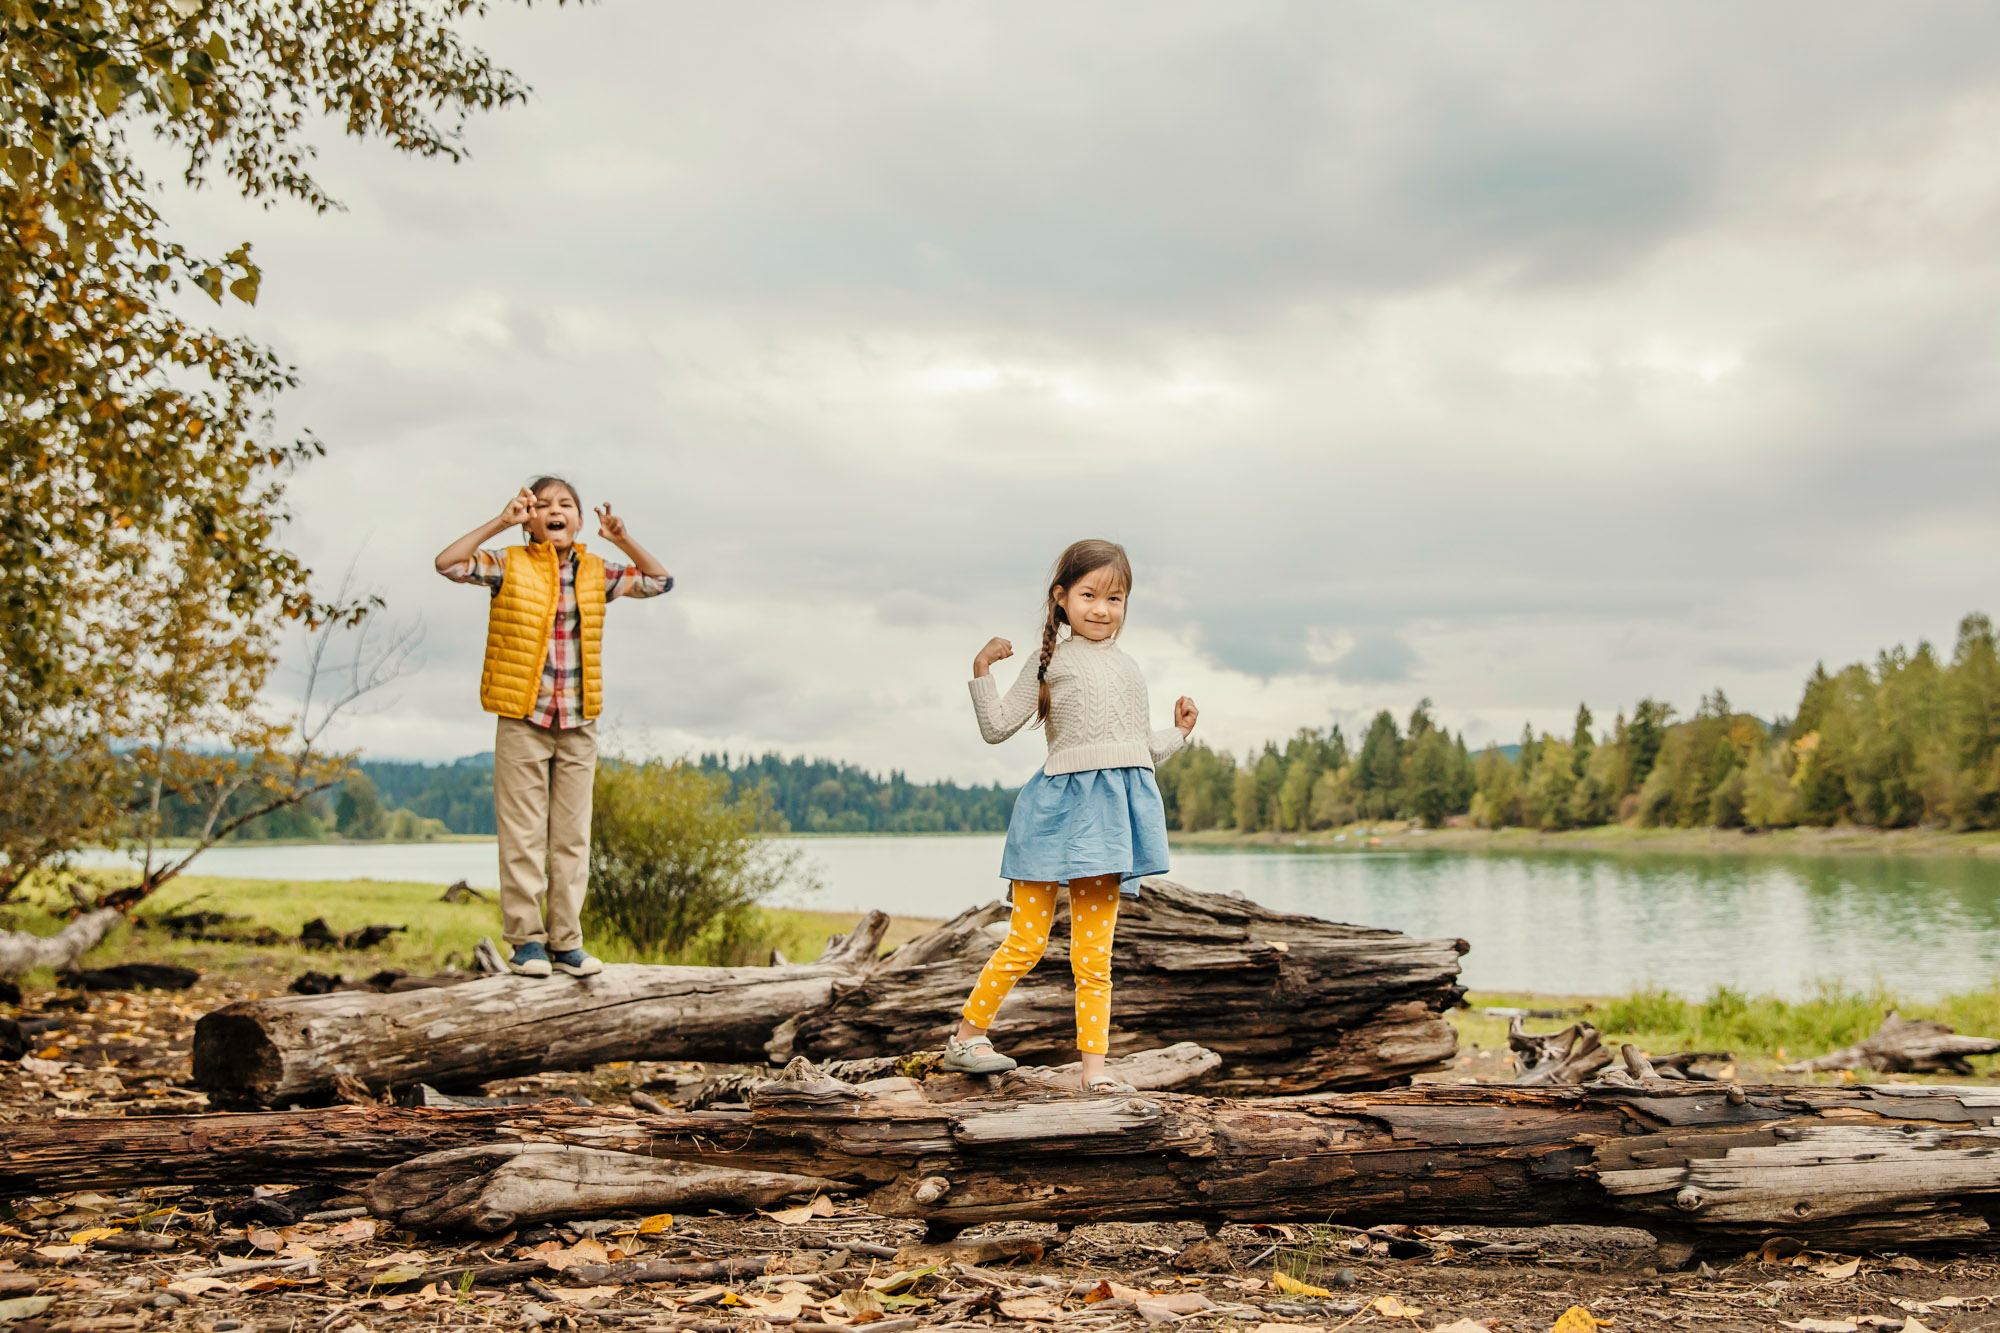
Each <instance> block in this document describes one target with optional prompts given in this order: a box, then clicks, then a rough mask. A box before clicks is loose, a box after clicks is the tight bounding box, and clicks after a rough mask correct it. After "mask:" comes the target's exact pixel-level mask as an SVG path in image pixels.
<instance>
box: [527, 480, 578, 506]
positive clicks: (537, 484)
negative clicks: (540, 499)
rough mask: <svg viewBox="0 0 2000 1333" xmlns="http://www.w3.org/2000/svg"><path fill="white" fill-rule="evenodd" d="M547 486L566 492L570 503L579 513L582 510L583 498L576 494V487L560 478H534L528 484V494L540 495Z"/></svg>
mask: <svg viewBox="0 0 2000 1333" xmlns="http://www.w3.org/2000/svg"><path fill="white" fill-rule="evenodd" d="M549 486H560V487H562V488H563V489H564V490H566V491H568V492H569V498H570V499H571V501H573V502H574V503H575V505H576V507H577V509H578V510H579V511H580V510H582V508H583V497H582V496H581V495H578V494H577V493H576V487H574V486H572V485H570V484H569V482H567V481H565V480H564V479H563V478H561V477H536V478H535V479H534V480H533V481H531V482H529V483H528V494H530V495H540V494H541V493H542V491H543V490H544V489H545V488H546V487H549Z"/></svg>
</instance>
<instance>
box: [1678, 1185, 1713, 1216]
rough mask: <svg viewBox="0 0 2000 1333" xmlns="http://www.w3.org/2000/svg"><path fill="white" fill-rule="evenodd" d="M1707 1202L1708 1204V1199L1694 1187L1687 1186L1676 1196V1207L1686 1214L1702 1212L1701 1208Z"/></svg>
mask: <svg viewBox="0 0 2000 1333" xmlns="http://www.w3.org/2000/svg"><path fill="white" fill-rule="evenodd" d="M1707 1202H1708V1199H1707V1197H1706V1196H1705V1195H1703V1194H1702V1192H1701V1191H1700V1190H1698V1189H1696V1188H1695V1187H1694V1186H1692V1185H1689V1186H1687V1187H1686V1188H1685V1189H1683V1190H1682V1191H1681V1192H1680V1193H1679V1194H1676V1195H1675V1196H1674V1207H1676V1208H1678V1209H1680V1210H1681V1211H1682V1212H1684V1213H1692V1212H1697V1211H1699V1210H1700V1208H1701V1206H1702V1205H1703V1204H1705V1203H1707Z"/></svg>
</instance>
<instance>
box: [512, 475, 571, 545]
mask: <svg viewBox="0 0 2000 1333" xmlns="http://www.w3.org/2000/svg"><path fill="white" fill-rule="evenodd" d="M582 522H583V513H582V511H581V510H579V509H578V508H577V505H576V497H575V496H574V495H571V494H570V493H569V487H567V486H544V487H543V488H542V489H541V490H540V491H538V492H537V493H536V495H535V512H534V513H532V514H530V515H528V521H527V522H526V523H523V524H522V525H521V526H522V527H524V528H526V529H527V530H528V540H530V541H537V542H547V543H548V544H549V545H551V546H553V547H555V548H556V550H558V551H567V550H568V549H569V548H570V547H571V546H572V545H574V544H575V542H576V530H577V528H578V526H579V525H581V524H582Z"/></svg>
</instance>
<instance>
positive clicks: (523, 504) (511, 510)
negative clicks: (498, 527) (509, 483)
mask: <svg viewBox="0 0 2000 1333" xmlns="http://www.w3.org/2000/svg"><path fill="white" fill-rule="evenodd" d="M534 512H535V493H534V492H533V491H531V490H529V489H528V488H527V487H526V486H523V487H522V488H521V493H520V494H519V495H516V496H515V497H514V498H513V499H511V500H509V501H508V502H507V507H506V508H505V509H503V510H501V511H500V521H501V522H502V523H504V524H506V525H507V526H509V527H512V526H513V525H515V524H516V523H526V522H527V521H528V518H529V516H530V515H531V514H533V513H534Z"/></svg>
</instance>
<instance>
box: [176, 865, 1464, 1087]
mask: <svg viewBox="0 0 2000 1333" xmlns="http://www.w3.org/2000/svg"><path fill="white" fill-rule="evenodd" d="M1063 916H1064V919H1063V920H1062V921H1061V922H1059V923H1058V927H1057V930H1056V932H1055V938H1054V939H1052V940H1051V942H1050V945H1049V949H1048V954H1047V956H1046V957H1045V959H1044V961H1043V963H1042V965H1041V966H1040V967H1038V968H1037V969H1036V970H1035V971H1034V972H1033V973H1031V974H1030V975H1029V976H1028V977H1027V978H1026V979H1025V980H1024V981H1023V982H1022V983H1021V984H1020V985H1019V986H1017V987H1016V988H1015V990H1014V993H1013V995H1012V996H1010V997H1009V998H1008V1002H1007V1004H1006V1006H1005V1007H1004V1008H1002V1010H1001V1012H1000V1018H999V1022H998V1023H997V1024H996V1032H995V1036H996V1040H997V1041H998V1042H999V1044H1000V1045H1002V1046H1003V1047H1004V1048H1005V1049H1006V1050H1008V1051H1009V1053H1011V1054H1013V1055H1014V1056H1015V1057H1016V1058H1018V1059H1020V1060H1021V1061H1022V1062H1023V1063H1024V1064H1038V1063H1060V1062H1061V1061H1062V1060H1063V1059H1065V1058H1068V1057H1069V1056H1070V1054H1071V1053H1072V1052H1073V1051H1074V1049H1075V1042H1076V1035H1075V1004H1074V1000H1073V998H1072V994H1071V990H1070V978H1069V963H1068V953H1067V947H1068V944H1067V942H1068V926H1067V908H1064V909H1063ZM1006 922H1007V908H1006V906H1005V904H1002V903H994V904H991V905H989V906H987V907H983V908H979V909H976V910H974V911H969V912H965V913H963V914H961V915H960V916H959V917H957V918H956V919H955V920H953V921H951V922H949V923H947V924H946V925H944V926H941V927H939V928H938V929H936V930H934V931H931V932H930V933H929V934H927V935H924V936H921V937H919V938H917V939H915V940H912V941H910V942H909V943H908V944H905V945H904V946H903V947H902V948H900V949H898V950H897V951H896V952H895V953H893V954H891V955H890V956H889V957H887V958H880V957H878V956H877V955H878V951H879V947H880V941H881V938H882V932H883V930H884V929H885V928H886V926H887V919H886V918H884V917H882V916H881V914H879V913H875V914H872V915H871V916H870V918H869V919H868V920H867V921H865V922H863V923H862V925H861V926H859V927H857V928H856V930H855V931H854V933H853V934H851V935H848V936H844V937H842V938H840V939H837V940H835V941H834V943H833V944H832V945H830V946H829V947H828V950H827V953H826V955H825V956H823V957H822V958H821V959H820V960H819V961H818V962H815V963H810V964H806V965H803V966H783V967H768V968H765V967H733V968H706V967H638V966H614V967H607V968H606V969H605V970H604V972H603V974H602V975H600V976H596V977H590V978H586V979H583V980H575V979H572V978H568V977H555V978H550V979H548V980H544V981H531V980H527V979H525V978H520V977H512V976H508V977H496V978H493V979H491V980H485V981H474V982H468V983H466V984H465V985H462V986H454V987H450V988H448V989H444V990H428V991H411V992H406V993H400V994H397V993H392V994H387V995H377V994H368V993H351V992H349V993H335V994H331V995H311V996H292V997H279V998H274V999H267V1000H250V1001H244V1002H241V1003H238V1004H232V1005H228V1006H225V1007H224V1008H221V1009H218V1010H216V1011H215V1012H214V1013H211V1014H208V1015H206V1016H204V1017H203V1018H202V1019H201V1021H200V1022H199V1023H198V1024H197V1025H196V1028H195V1042H194V1076H195V1081H196V1083H197V1084H199V1085H200V1086H201V1087H203V1088H205V1089H206V1090H208V1092H209V1093H210V1094H211V1095H212V1096H214V1097H215V1098H216V1099H217V1101H218V1102H220V1103H222V1104H225V1105H248V1106H260V1105H261V1106H271V1105H284V1104H287V1103H289V1102H294V1101H305V1100H311V1099H314V1098H323V1097H325V1096H326V1095H327V1094H328V1092H329V1091H330V1090H331V1089H332V1087H333V1085H334V1081H335V1076H336V1075H345V1076H347V1077H350V1078H353V1079H355V1080H358V1081H359V1082H360V1083H361V1084H364V1085H366V1086H367V1087H369V1088H370V1089H373V1090H376V1091H381V1090H383V1089H385V1088H390V1087H399V1086H412V1085H415V1084H419V1083H428V1084H431V1085H433V1086H436V1087H443V1088H450V1087H453V1086H465V1085H467V1084H476V1083H482V1082H485V1081H488V1080H491V1079H496V1078H503V1077H507V1076H510V1075H516V1074H523V1073H529V1072H534V1071H537V1070H545V1069H576V1068H587V1067H589V1066H591V1065H594V1064H601V1063H604V1062H607V1061H612V1060H669V1059H684V1060H714V1061H727V1062H730V1063H755V1062H762V1061H766V1060H768V1061H770V1062H771V1063H774V1064H783V1063H785V1062H786V1061H788V1060H790V1059H792V1058H793V1057H794V1056H797V1055H807V1056H810V1057H812V1058H814V1059H816V1060H818V1059H837V1058H864V1057H871V1056H894V1055H905V1054H909V1053H912V1052H916V1051H921V1050H924V1049H926V1048H928V1047H934V1046H936V1045H937V1044H938V1043H939V1041H940V1040H941V1037H942V1035H943V1033H944V1032H945V1031H946V1029H947V1028H948V1027H949V1025H950V1024H951V1023H953V1022H954V1021H956V1019H957V1016H958V1010H959V1007H960V1006H961V1005H962V1004H963V1003H964V1000H965V996H966V994H967V993H968V992H969V991H970V990H971V988H972V984H973V981H974V980H975V978H976V977H977V975H978V972H979V969H980V967H981V966H983V965H984V964H985V962H986V958H987V956H988V955H989V954H990V953H991V952H992V950H993V946H994V945H995V943H997V941H998V939H999V938H1001V937H1003V936H1004V935H1005V934H1006ZM1464 950H1465V944H1464V942H1463V941H1459V940H1413V939H1411V938H1409V937H1408V936H1406V935H1401V934H1398V933H1397V932H1395V931H1388V930H1372V929H1368V928H1366V927H1361V926H1348V925H1340V924H1336V923H1334V922H1330V921H1322V920H1319V919H1318V918H1315V917H1309V916H1296V915H1291V914H1288V913H1283V912H1274V911H1271V910H1269V909H1267V908H1263V907H1259V906H1257V905H1255V904H1253V903H1249V902H1245V901H1243V900H1242V899H1238V898H1230V897H1224V896H1222V895H1219V894H1206V893H1196V892H1194V891H1192V890H1189V889H1186V888H1183V887H1181V886H1180V885H1177V884H1173V883H1171V882H1168V881H1165V880H1149V881H1147V884H1146V891H1145V893H1144V894H1143V895H1142V896H1141V897H1140V898H1139V899H1138V900H1137V901H1135V902H1130V903H1127V904H1126V905H1125V906H1124V907H1123V908H1122V909H1121V912H1120V919H1119V924H1118V940H1117V947H1116V952H1115V953H1114V955H1113V969H1114V975H1115V976H1116V978H1117V984H1118V995H1117V999H1116V1003H1115V1004H1114V1006H1113V1022H1114V1026H1113V1028H1112V1033H1111V1049H1112V1052H1113V1053H1114V1054H1119V1055H1124V1054H1130V1053H1133V1052H1135V1051H1140V1050H1145V1049H1148V1048H1150V1047H1155V1046H1163V1045H1166V1044H1168V1043H1170V1042H1175V1041H1182V1040H1186V1041H1193V1042H1195V1043H1197V1044H1199V1045H1201V1046H1204V1047H1206V1048H1208V1049H1209V1050H1212V1051H1215V1052H1216V1053H1217V1054H1218V1055H1220V1056H1221V1057H1222V1063H1221V1067H1220V1068H1219V1069H1217V1070H1215V1071H1214V1072H1213V1073H1211V1074H1209V1075H1207V1076H1206V1077H1205V1079H1204V1081H1203V1084H1202V1086H1204V1087H1206V1088H1210V1089H1214V1090H1216V1091H1226V1092H1250V1093H1307V1092H1316V1091H1321V1090H1325V1089H1333V1088H1368V1087H1385V1086H1393V1085H1395V1084H1398V1083H1402V1082H1405V1081H1407V1080H1408V1078H1409V1077H1410V1075H1412V1074H1414V1073H1417V1072H1419V1071H1422V1070H1426V1069H1430V1068H1434V1067H1436V1066H1438V1065H1439V1064H1440V1063H1442V1062H1443V1061H1446V1060H1448V1059H1450V1057H1451V1056H1452V1055H1453V1054H1454V1053H1455V1051H1456V1050H1457V1038H1456V1036H1455V1034H1454V1033H1453V1031H1452V1028H1451V1025H1450V1024H1449V1023H1447V1022H1446V1021H1445V1020H1444V1018H1443V1016H1442V1011H1443V1010H1444V1009H1446V1008H1448V1007H1450V1006H1451V1005H1453V1004H1455V1003H1457V1001H1458V999H1459V997H1460V995H1461V994H1462V991H1461V990H1460V988H1459V987H1458V985H1457V984H1456V982H1457V976H1458V959H1459V955H1460V954H1461V953H1463V952H1464Z"/></svg>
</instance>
